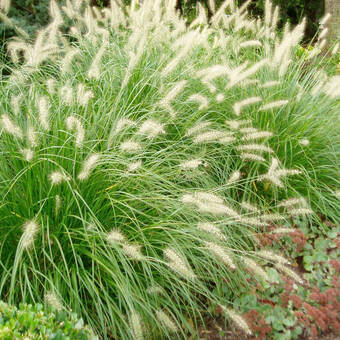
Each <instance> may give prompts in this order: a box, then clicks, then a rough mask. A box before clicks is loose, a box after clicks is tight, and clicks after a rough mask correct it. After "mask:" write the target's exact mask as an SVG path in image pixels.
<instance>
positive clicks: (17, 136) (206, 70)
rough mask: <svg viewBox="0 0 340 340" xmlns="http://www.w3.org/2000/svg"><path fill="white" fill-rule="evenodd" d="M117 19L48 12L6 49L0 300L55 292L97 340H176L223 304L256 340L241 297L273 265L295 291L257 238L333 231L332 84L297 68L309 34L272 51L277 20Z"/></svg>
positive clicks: (147, 15)
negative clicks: (300, 229) (319, 228)
mask: <svg viewBox="0 0 340 340" xmlns="http://www.w3.org/2000/svg"><path fill="white" fill-rule="evenodd" d="M118 3H119V1H118V2H116V1H111V6H110V8H105V9H103V10H100V9H98V8H96V7H90V6H89V4H88V2H87V1H83V0H77V1H76V0H74V1H66V3H65V6H59V5H57V3H56V2H55V1H51V3H50V13H51V18H52V19H51V23H50V24H49V25H48V26H47V27H46V28H44V29H42V30H41V31H39V32H38V33H37V36H36V37H35V39H34V40H30V39H27V37H26V36H25V34H22V36H21V37H20V36H19V37H17V38H15V39H13V40H12V41H10V42H9V43H8V46H7V48H8V52H9V54H10V55H11V56H12V61H13V65H12V66H11V67H8V66H3V67H7V68H9V69H8V71H10V75H9V76H6V77H5V76H3V77H2V78H1V87H0V91H1V96H0V124H1V130H0V135H1V138H0V152H1V158H0V196H1V198H2V200H1V204H0V219H1V224H0V264H1V274H0V282H1V284H0V297H1V298H6V299H7V300H8V302H10V303H18V302H21V301H24V302H44V301H45V303H46V299H45V297H49V299H47V300H50V301H52V300H53V299H51V296H50V295H49V292H53V293H54V294H55V296H57V297H58V301H60V303H61V304H62V306H63V309H64V310H71V309H72V311H74V312H76V313H77V314H78V315H80V316H81V317H83V318H84V320H86V322H87V323H88V324H89V325H90V326H91V327H92V328H93V329H94V330H95V331H96V332H97V334H99V335H100V337H101V338H104V339H108V338H122V339H131V338H136V337H137V338H138V339H142V338H146V339H150V338H157V339H158V338H162V337H164V338H166V337H170V338H181V339H183V338H186V337H189V335H190V334H195V332H196V331H197V329H198V327H199V325H200V324H202V323H204V320H205V317H206V315H207V313H208V311H207V307H208V306H216V305H219V306H223V307H222V310H223V311H224V312H225V313H224V314H225V316H226V318H228V320H229V321H230V322H231V323H233V324H234V325H235V326H236V327H239V328H241V329H243V331H244V332H245V333H246V334H251V333H252V331H251V329H250V328H249V326H248V325H247V323H246V321H245V320H243V319H242V316H241V315H239V313H238V311H237V310H235V309H234V308H233V306H232V297H233V296H236V295H238V294H240V293H241V292H242V291H244V290H246V289H249V288H251V287H252V286H254V285H255V284H256V285H257V286H261V285H262V286H265V285H267V284H268V282H270V276H269V275H268V274H267V268H268V266H274V265H275V266H276V267H277V268H278V270H279V271H281V272H283V273H284V275H287V274H288V275H291V276H292V277H293V279H296V281H298V282H300V281H301V278H300V277H299V276H298V275H297V274H296V273H295V272H294V271H293V269H291V268H289V259H287V260H286V259H284V258H283V257H282V256H281V255H280V254H276V253H275V254H274V253H271V251H273V250H271V249H259V248H260V247H259V243H258V240H257V237H256V234H261V233H263V232H265V231H266V228H267V227H269V226H272V224H273V222H275V224H276V226H277V227H278V228H279V227H280V226H281V228H283V227H286V226H284V223H285V222H286V221H287V220H290V219H291V218H293V219H305V220H310V221H312V220H313V219H317V215H316V214H315V212H321V213H324V214H328V215H329V217H330V218H333V219H335V218H336V217H337V216H336V208H337V207H338V197H337V195H336V194H335V193H336V192H338V191H339V174H338V169H337V165H338V164H339V163H338V161H339V144H338V143H339V140H338V136H337V133H338V130H336V127H339V117H338V116H337V115H336V100H337V98H338V96H339V93H338V87H337V86H336V84H339V78H337V77H333V78H329V77H328V76H327V75H326V74H325V73H322V75H323V76H322V77H319V76H317V75H316V69H317V65H316V66H313V67H312V68H310V69H307V70H306V69H305V68H304V67H303V64H302V62H301V61H300V60H299V59H297V57H296V54H295V52H296V51H295V50H296V46H297V44H298V43H299V41H300V40H301V38H302V36H303V29H304V22H303V23H301V24H300V25H299V26H297V27H296V28H293V29H291V28H289V27H288V26H286V28H285V31H284V34H283V37H279V36H278V35H277V34H276V22H277V19H276V16H277V9H276V10H272V9H271V7H270V6H269V5H268V6H267V13H266V19H265V21H262V20H260V19H258V20H251V19H248V16H247V12H246V6H243V7H241V8H237V7H236V6H235V5H234V2H233V1H226V2H225V3H224V4H223V5H222V6H221V8H219V9H217V11H216V12H215V14H214V16H213V17H212V19H211V23H210V24H209V25H208V24H207V22H206V17H205V14H204V12H203V11H202V9H201V11H200V14H199V17H198V19H197V20H196V21H194V22H193V23H192V24H191V25H190V26H189V27H188V26H187V25H186V22H185V21H184V19H182V18H180V17H179V16H178V14H177V13H176V12H175V10H174V4H173V1H165V2H163V1H160V0H159V1H147V0H144V1H143V3H141V4H139V3H138V2H137V1H132V4H131V6H129V7H122V6H120V5H118ZM268 4H269V3H268ZM227 9H228V13H229V12H230V13H231V15H226V10H227ZM2 16H5V14H4V13H3V14H2ZM6 20H7V21H8V20H9V21H10V19H8V18H7V19H6ZM67 25H69V26H67ZM67 27H68V28H67ZM18 32H20V30H18ZM319 43H320V44H321V42H318V44H319ZM317 46H318V45H317ZM317 46H316V47H317ZM318 72H319V73H320V72H321V71H318ZM316 88H317V89H316ZM304 139H308V140H309V141H310V144H308V145H306V143H303V144H301V140H304ZM264 250H266V251H264ZM261 251H262V252H261ZM270 254H274V255H273V256H270ZM249 278H251V279H250V280H249ZM53 301H54V300H53ZM58 305H59V304H58Z"/></svg>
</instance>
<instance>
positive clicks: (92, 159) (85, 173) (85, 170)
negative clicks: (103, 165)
mask: <svg viewBox="0 0 340 340" xmlns="http://www.w3.org/2000/svg"><path fill="white" fill-rule="evenodd" d="M99 159H100V155H99V154H92V155H90V156H89V157H88V158H87V159H86V160H85V162H84V164H83V167H82V170H81V172H80V173H79V174H78V179H79V180H80V181H84V180H85V179H87V178H88V177H89V176H90V174H91V172H92V170H93V169H94V168H95V166H96V164H97V163H98V161H99Z"/></svg>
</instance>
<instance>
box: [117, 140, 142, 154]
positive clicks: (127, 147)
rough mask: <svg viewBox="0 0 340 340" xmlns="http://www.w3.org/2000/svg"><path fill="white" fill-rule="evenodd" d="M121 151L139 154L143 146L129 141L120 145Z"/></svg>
mask: <svg viewBox="0 0 340 340" xmlns="http://www.w3.org/2000/svg"><path fill="white" fill-rule="evenodd" d="M120 149H121V150H122V151H125V152H131V153H133V152H138V151H140V150H141V149H142V147H141V145H140V144H139V143H137V142H134V141H132V140H127V141H125V142H123V143H121V144H120Z"/></svg>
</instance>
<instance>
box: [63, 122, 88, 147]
mask: <svg viewBox="0 0 340 340" xmlns="http://www.w3.org/2000/svg"><path fill="white" fill-rule="evenodd" d="M66 128H67V130H70V131H75V133H76V146H78V147H81V146H82V145H83V142H84V139H85V129H84V127H83V126H82V124H81V122H80V120H79V119H78V118H76V117H74V116H70V117H67V119H66Z"/></svg>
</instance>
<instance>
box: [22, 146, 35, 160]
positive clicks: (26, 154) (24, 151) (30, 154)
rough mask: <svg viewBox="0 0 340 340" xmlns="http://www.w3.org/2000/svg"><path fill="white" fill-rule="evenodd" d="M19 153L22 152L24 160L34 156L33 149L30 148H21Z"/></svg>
mask: <svg viewBox="0 0 340 340" xmlns="http://www.w3.org/2000/svg"><path fill="white" fill-rule="evenodd" d="M21 153H22V154H23V156H24V158H25V161H27V162H30V161H31V160H32V159H33V157H34V151H33V150H31V149H22V150H21Z"/></svg>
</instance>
